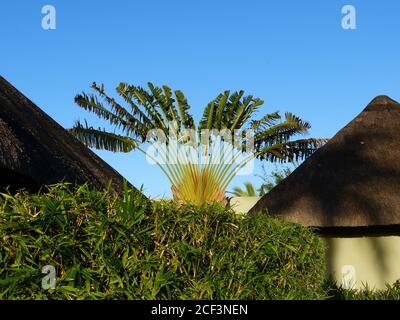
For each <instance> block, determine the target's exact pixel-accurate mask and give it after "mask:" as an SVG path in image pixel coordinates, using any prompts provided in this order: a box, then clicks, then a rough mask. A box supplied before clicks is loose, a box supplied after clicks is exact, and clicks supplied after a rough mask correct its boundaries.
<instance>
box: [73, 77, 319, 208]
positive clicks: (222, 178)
mask: <svg viewBox="0 0 400 320" xmlns="http://www.w3.org/2000/svg"><path fill="white" fill-rule="evenodd" d="M91 87H92V89H93V90H94V93H92V94H86V93H82V94H78V95H77V96H76V97H75V102H76V103H77V104H78V105H79V106H80V107H82V108H83V109H85V110H88V111H90V112H92V113H94V114H96V115H97V116H98V117H99V118H102V119H104V120H106V121H108V122H109V124H110V125H111V126H112V127H114V130H113V131H108V130H106V129H105V128H97V129H95V128H93V127H92V126H89V125H88V124H87V123H86V121H85V123H84V124H82V123H81V122H79V121H78V122H76V123H75V126H74V127H73V128H72V129H71V132H72V133H73V134H74V135H75V136H76V137H77V138H78V139H80V140H81V141H82V142H84V143H85V144H86V145H87V146H89V147H94V148H97V149H105V150H109V151H113V152H129V151H132V150H134V149H139V150H141V151H143V152H145V151H144V150H143V149H142V148H141V145H142V144H143V143H145V142H146V141H147V140H149V138H154V139H155V140H157V138H156V134H155V133H157V132H158V133H160V132H161V133H162V134H163V136H164V141H163V142H164V143H165V144H164V145H169V144H172V142H173V141H172V140H171V139H174V141H175V142H176V141H179V143H180V144H184V142H185V141H187V138H188V137H189V136H190V134H188V132H189V130H188V129H191V132H192V135H193V132H197V133H196V138H197V141H200V137H201V136H202V135H203V133H204V132H205V130H207V129H208V130H211V132H215V130H224V132H226V130H228V132H232V136H234V133H233V132H234V130H239V129H242V130H243V131H245V132H247V133H248V132H252V135H251V138H249V137H250V135H246V136H244V135H241V136H240V137H239V140H240V144H241V145H243V146H244V145H248V144H249V141H250V140H251V142H253V144H254V149H253V150H252V151H253V153H252V156H251V157H248V158H247V159H250V158H252V157H256V158H258V159H261V160H268V161H277V160H278V161H291V160H293V159H303V158H306V157H308V156H309V155H310V154H311V153H312V152H313V151H314V150H315V149H316V148H318V147H319V146H320V145H321V144H322V143H323V142H324V141H325V140H323V139H300V140H292V137H293V136H296V135H298V134H305V133H307V131H308V129H309V128H310V124H309V123H308V122H305V121H303V120H301V119H300V118H299V117H296V116H295V115H293V114H291V113H289V112H287V113H285V116H284V118H283V119H282V118H281V116H280V115H279V113H278V112H274V113H270V114H267V115H265V116H263V117H262V118H261V119H259V120H253V119H252V116H254V114H255V113H256V111H257V110H258V109H259V107H260V106H261V105H262V104H263V101H262V100H261V99H259V98H254V97H253V96H251V95H249V96H245V95H244V92H243V91H239V92H234V93H232V94H231V93H230V91H225V92H223V93H222V94H220V95H218V96H217V97H216V98H215V99H213V100H212V101H210V102H209V103H208V104H207V106H206V108H205V110H204V113H203V117H202V119H201V120H200V122H199V125H198V126H197V127H196V126H195V122H194V119H193V117H192V115H191V114H190V113H189V110H190V106H189V104H188V102H187V99H186V98H185V96H184V94H183V93H182V91H179V90H176V91H172V90H171V89H170V88H169V87H167V86H162V87H161V88H160V87H157V86H154V85H153V84H151V83H149V84H148V89H147V90H146V89H144V88H142V87H140V86H133V85H129V84H126V83H120V84H119V85H118V87H117V88H116V92H117V94H118V96H119V98H118V100H119V101H121V102H118V101H117V100H116V99H114V98H112V97H110V96H109V95H107V93H106V92H105V90H104V86H103V85H97V84H96V83H93V84H92V86H91ZM195 130H196V131H195ZM171 132H172V133H173V134H172V135H171ZM211 136H212V135H211ZM182 137H183V138H182ZM185 137H186V138H185ZM175 139H176V140H175ZM208 139H210V141H211V140H212V139H211V138H210V136H209V138H208ZM235 139H236V140H235ZM234 140H235V141H237V136H236V138H233V139H232V141H234ZM159 142H160V141H159ZM196 143H197V142H196ZM192 145H193V142H192ZM202 150H203V153H204V152H205V153H206V154H208V156H210V154H209V153H213V150H215V148H214V149H213V147H208V148H206V149H205V151H204V149H202ZM237 151H238V150H237ZM238 152H242V150H239V151H238ZM212 156H213V155H211V158H212ZM167 159H168V160H171V158H168V156H167V155H166V154H165V158H164V159H163V160H167ZM173 160H174V161H173V163H169V164H168V163H165V162H164V163H160V161H156V163H157V164H158V165H159V166H160V167H161V169H162V170H163V172H164V173H165V174H166V175H167V177H168V179H169V180H170V182H171V184H172V190H173V194H174V196H175V197H177V198H178V199H181V200H183V201H188V202H195V203H197V204H202V203H208V202H212V201H220V202H223V201H224V199H225V196H224V195H225V190H226V188H227V186H228V184H229V183H230V181H231V180H232V178H233V177H234V176H235V174H236V173H237V172H238V170H239V169H240V168H241V167H243V165H244V164H245V162H246V161H244V162H243V163H240V164H236V165H234V164H226V163H222V162H221V163H218V161H213V162H212V163H207V164H204V163H203V164H201V163H200V164H199V163H193V162H191V161H187V160H188V155H187V153H186V152H183V153H181V152H180V151H179V152H178V153H177V156H176V157H175V158H174V159H173ZM185 160H186V161H185ZM214 160H215V159H214ZM167 162H168V161H167Z"/></svg>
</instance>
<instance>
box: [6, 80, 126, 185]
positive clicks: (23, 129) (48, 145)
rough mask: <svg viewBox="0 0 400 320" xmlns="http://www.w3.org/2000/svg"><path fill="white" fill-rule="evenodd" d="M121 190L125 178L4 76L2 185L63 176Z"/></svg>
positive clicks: (49, 181)
mask: <svg viewBox="0 0 400 320" xmlns="http://www.w3.org/2000/svg"><path fill="white" fill-rule="evenodd" d="M62 180H63V181H68V182H72V183H85V182H88V183H89V184H90V185H91V186H92V187H94V188H103V187H106V186H107V185H108V183H109V181H110V180H112V188H113V189H114V190H115V191H117V192H119V191H121V190H122V188H123V178H122V176H121V175H120V174H118V172H116V171H115V170H114V169H113V168H111V167H110V166H109V165H108V164H107V163H105V162H104V161H103V160H102V159H100V158H99V157H98V156H96V155H95V154H94V153H93V152H92V151H91V150H89V149H88V148H86V146H84V145H83V144H82V143H81V142H80V141H78V140H76V139H75V138H74V137H73V136H72V135H71V134H70V133H68V132H67V131H66V130H65V129H63V128H62V127H61V126H60V125H59V124H58V123H57V122H55V121H54V120H53V119H52V118H50V117H49V116H48V115H47V114H46V113H44V112H43V111H42V110H41V109H39V108H38V107H37V106H36V105H35V104H33V103H32V102H31V101H30V100H29V99H28V98H26V97H25V96H24V95H23V94H21V93H20V92H19V91H18V90H17V89H15V88H14V87H13V86H12V85H11V84H10V83H8V82H7V81H6V80H5V79H4V78H2V77H1V76H0V187H6V186H10V187H11V189H13V190H17V189H20V188H27V189H29V190H38V189H39V188H40V187H41V186H44V185H49V184H53V183H58V182H61V181H62Z"/></svg>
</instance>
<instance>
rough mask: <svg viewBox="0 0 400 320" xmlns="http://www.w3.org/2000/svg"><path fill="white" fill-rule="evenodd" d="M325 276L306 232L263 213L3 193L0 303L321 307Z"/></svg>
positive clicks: (96, 196)
mask: <svg viewBox="0 0 400 320" xmlns="http://www.w3.org/2000/svg"><path fill="white" fill-rule="evenodd" d="M44 265H53V266H54V267H55V269H56V272H57V283H56V288H55V289H49V290H44V289H43V288H42V287H41V282H42V278H43V277H44V274H42V273H41V269H42V267H43V266H44ZM324 276H325V262H324V246H323V244H322V242H321V241H320V240H319V238H318V237H317V236H315V235H314V234H313V232H312V230H310V229H308V228H303V227H300V226H298V225H294V224H287V223H283V222H280V221H277V220H274V219H271V218H268V217H267V216H266V215H258V216H256V217H253V218H249V217H243V216H238V215H235V214H234V213H233V212H231V211H230V210H226V209H224V208H221V207H219V206H217V205H215V206H210V207H203V208H196V207H194V206H179V205H178V204H176V203H173V202H171V201H169V202H168V201H165V202H164V201H161V202H159V201H158V202H157V201H155V202H152V203H150V204H149V203H146V202H144V200H143V199H140V198H138V197H136V196H135V195H134V193H133V192H131V191H128V190H126V192H125V196H124V197H123V198H117V197H114V196H111V195H110V193H109V192H107V190H104V191H102V192H99V191H93V190H90V189H89V188H88V187H87V186H81V187H78V188H75V189H72V190H71V188H70V187H69V186H68V185H56V186H53V187H51V188H50V189H49V191H48V193H46V194H41V195H34V194H24V193H20V194H17V195H15V196H11V195H6V194H3V195H0V299H313V298H315V299H317V298H324V297H325V294H326V293H325V290H324V289H323V282H324Z"/></svg>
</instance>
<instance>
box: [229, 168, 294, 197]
mask: <svg viewBox="0 0 400 320" xmlns="http://www.w3.org/2000/svg"><path fill="white" fill-rule="evenodd" d="M293 165H294V166H295V167H296V166H298V164H297V163H296V162H294V163H293ZM262 169H263V174H262V175H257V176H258V177H259V178H261V179H262V180H263V183H262V184H261V186H260V187H259V188H258V189H257V188H256V187H255V186H254V185H253V184H252V183H251V182H246V183H245V184H244V189H242V188H241V187H235V188H234V189H233V191H232V192H229V193H230V194H232V195H233V196H235V197H257V196H260V197H262V196H263V195H265V194H266V193H268V192H269V191H271V190H272V188H274V187H275V186H276V185H278V184H279V183H280V182H281V181H282V180H283V179H285V178H286V177H287V176H288V175H290V174H291V173H292V171H293V168H291V167H289V166H284V167H282V168H280V169H279V168H277V167H275V169H274V170H273V171H272V172H271V173H267V170H266V168H265V166H264V165H263V166H262Z"/></svg>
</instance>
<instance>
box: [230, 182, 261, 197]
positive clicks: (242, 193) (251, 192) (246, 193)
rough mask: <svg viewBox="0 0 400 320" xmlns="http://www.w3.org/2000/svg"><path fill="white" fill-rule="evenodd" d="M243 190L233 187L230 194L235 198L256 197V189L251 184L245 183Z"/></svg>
mask: <svg viewBox="0 0 400 320" xmlns="http://www.w3.org/2000/svg"><path fill="white" fill-rule="evenodd" d="M244 187H245V190H243V189H242V188H240V187H235V188H234V189H233V191H232V192H229V193H231V194H232V195H233V196H235V197H257V192H256V188H255V187H254V185H253V184H252V183H251V182H245V184H244Z"/></svg>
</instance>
